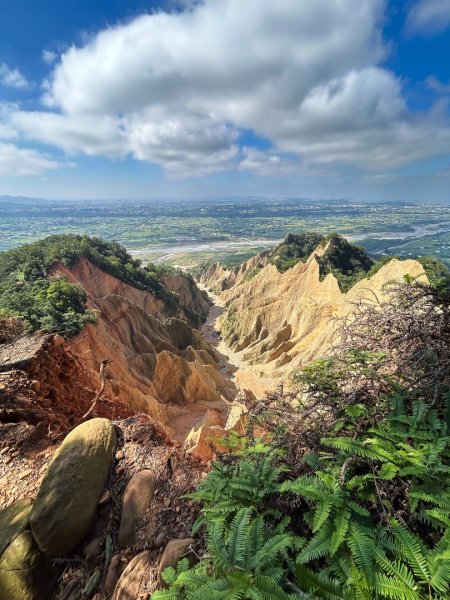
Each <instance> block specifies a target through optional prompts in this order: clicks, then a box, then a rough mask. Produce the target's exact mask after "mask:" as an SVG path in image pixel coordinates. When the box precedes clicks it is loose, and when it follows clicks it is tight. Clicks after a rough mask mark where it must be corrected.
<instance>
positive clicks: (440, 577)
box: [429, 559, 450, 592]
mask: <svg viewBox="0 0 450 600" xmlns="http://www.w3.org/2000/svg"><path fill="white" fill-rule="evenodd" d="M429 566H430V570H431V572H432V577H431V579H430V585H431V587H432V588H433V589H435V590H437V591H438V592H448V591H449V590H450V560H439V559H437V560H435V561H434V563H433V564H431V565H430V564H429Z"/></svg>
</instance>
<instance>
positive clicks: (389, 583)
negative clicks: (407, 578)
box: [374, 574, 420, 600]
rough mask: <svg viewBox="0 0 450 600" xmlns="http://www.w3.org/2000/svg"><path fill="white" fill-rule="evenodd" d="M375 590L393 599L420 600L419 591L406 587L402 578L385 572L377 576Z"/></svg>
mask: <svg viewBox="0 0 450 600" xmlns="http://www.w3.org/2000/svg"><path fill="white" fill-rule="evenodd" d="M374 591H375V592H376V593H377V595H380V596H382V597H384V598H392V600H420V596H419V595H418V594H417V592H415V591H414V590H411V589H408V588H406V587H405V586H404V583H403V581H402V580H401V579H397V578H396V577H388V576H387V575H383V574H378V575H376V576H375V580H374Z"/></svg>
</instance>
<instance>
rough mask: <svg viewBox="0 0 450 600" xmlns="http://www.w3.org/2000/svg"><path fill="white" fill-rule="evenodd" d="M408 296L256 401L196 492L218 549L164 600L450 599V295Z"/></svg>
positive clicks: (414, 291)
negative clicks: (289, 388) (288, 384)
mask: <svg viewBox="0 0 450 600" xmlns="http://www.w3.org/2000/svg"><path fill="white" fill-rule="evenodd" d="M397 292H398V295H397V296H396V298H395V299H393V300H390V301H389V302H386V304H385V305H383V307H382V308H383V311H380V310H378V309H373V308H370V309H367V317H366V318H362V319H361V321H360V324H359V325H358V324H357V323H353V324H352V325H351V326H350V329H351V330H350V331H349V333H348V334H345V333H344V334H343V335H342V342H341V344H342V345H341V347H342V348H343V353H341V354H336V355H334V356H331V357H330V358H329V359H327V360H321V361H319V362H318V363H316V364H313V365H311V366H310V367H309V368H308V369H306V370H305V371H303V372H300V373H297V374H296V381H297V384H298V385H299V386H300V388H299V389H298V390H297V391H295V390H294V391H293V392H289V393H284V392H283V391H282V390H280V391H278V392H276V393H273V394H269V395H267V397H266V398H265V399H262V400H261V401H259V402H258V403H256V404H255V405H254V406H253V407H250V410H249V415H248V424H249V425H248V430H247V432H246V434H245V436H240V435H238V434H235V435H234V436H233V437H232V438H231V440H230V442H229V446H230V452H229V453H228V454H222V455H220V456H219V459H218V460H217V461H216V462H215V463H214V466H213V469H212V471H211V473H210V474H209V475H208V477H207V478H206V479H205V480H204V481H203V482H202V483H201V484H200V486H199V487H198V489H197V490H196V492H195V493H194V494H193V497H194V498H195V499H197V500H198V501H201V502H202V509H201V515H200V518H199V520H198V521H197V523H196V525H195V526H194V534H197V533H198V532H199V531H201V532H204V539H205V542H206V549H205V553H204V555H203V556H202V558H201V560H200V562H199V563H198V564H197V565H195V566H194V567H191V568H189V566H188V563H187V562H186V561H184V562H183V563H181V564H180V565H179V568H178V570H177V571H175V570H173V569H172V570H169V571H167V572H166V580H167V582H168V584H169V588H168V589H167V590H162V591H159V592H156V593H155V594H154V595H153V597H152V598H153V599H154V600H162V599H170V600H181V599H185V598H186V599H188V600H201V599H204V600H215V599H217V600H218V599H222V598H227V599H231V598H236V599H242V600H244V599H252V600H254V599H260V600H265V599H277V598H282V599H286V598H297V599H303V600H306V599H318V598H324V599H333V600H337V599H347V600H353V599H361V600H372V599H373V600H388V599H392V600H426V599H428V600H431V599H435V600H439V599H440V600H444V599H445V598H448V597H450V347H449V337H450V307H449V296H448V294H447V292H446V291H445V290H442V289H438V288H432V287H428V286H424V285H421V284H418V283H414V282H412V283H411V282H410V283H406V284H404V285H403V286H400V288H399V289H397ZM412 324H415V325H416V327H417V331H416V330H415V329H414V325H412ZM352 328H353V329H352ZM372 330H374V331H375V332H376V335H374V336H373V335H372ZM399 340H401V343H400V342H399ZM350 342H351V343H350ZM372 345H373V346H376V347H378V346H379V350H378V351H375V350H374V349H373V348H372ZM397 346H400V348H399V350H398V354H395V351H396V349H397ZM261 431H266V434H265V435H264V439H258V438H257V437H255V435H256V434H255V432H258V433H259V435H261ZM269 585H270V587H269Z"/></svg>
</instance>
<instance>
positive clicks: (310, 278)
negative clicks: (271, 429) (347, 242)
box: [201, 246, 426, 388]
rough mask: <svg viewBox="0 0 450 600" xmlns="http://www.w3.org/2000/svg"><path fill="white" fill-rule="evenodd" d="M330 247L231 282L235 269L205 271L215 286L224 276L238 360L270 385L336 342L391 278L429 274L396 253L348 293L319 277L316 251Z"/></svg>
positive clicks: (382, 294) (227, 320) (227, 330)
mask: <svg viewBox="0 0 450 600" xmlns="http://www.w3.org/2000/svg"><path fill="white" fill-rule="evenodd" d="M325 251H326V246H323V247H318V248H317V250H316V251H315V252H314V253H313V254H312V255H311V256H310V257H309V259H308V260H307V261H306V262H298V263H297V264H296V265H295V266H293V267H292V268H290V269H288V270H287V271H286V272H284V273H281V272H279V271H278V270H277V268H276V267H275V266H274V265H272V264H266V266H264V267H263V268H261V269H260V270H258V271H257V272H256V273H254V276H253V277H251V278H249V279H248V280H245V279H242V278H241V280H240V281H239V282H238V283H234V284H233V285H231V286H230V285H229V284H230V281H231V279H233V278H234V277H235V274H233V273H229V272H228V275H227V272H225V274H224V272H221V271H220V269H218V268H217V267H214V268H212V269H211V270H210V271H207V272H205V273H204V274H203V276H202V279H201V281H202V282H203V284H204V285H206V286H207V287H210V288H212V289H215V288H217V286H218V285H219V283H218V277H219V276H220V277H219V278H222V281H223V282H224V283H223V285H222V287H223V288H224V291H223V292H222V293H221V295H220V300H221V301H222V302H224V303H225V306H226V310H225V312H224V314H223V316H222V317H221V318H220V319H219V322H218V327H219V328H220V331H221V333H222V337H223V338H224V341H225V342H226V344H227V346H228V347H229V348H230V349H231V351H232V352H233V353H234V354H233V356H234V359H235V361H237V362H238V363H240V364H241V365H243V366H242V368H245V369H246V370H247V371H248V372H249V373H253V374H254V376H255V377H259V378H261V379H262V380H264V378H267V381H268V384H267V387H268V388H269V387H273V383H274V381H275V382H276V380H277V379H279V378H283V380H284V381H285V380H286V378H287V376H288V375H289V373H290V372H291V371H293V370H294V369H299V368H302V367H304V366H306V365H307V364H309V363H310V362H312V361H313V360H315V359H316V358H319V357H322V356H324V355H326V353H327V352H328V351H329V350H330V348H331V346H332V344H333V343H336V337H335V333H336V325H337V323H338V322H339V321H340V320H341V319H343V318H345V317H350V318H351V317H352V314H354V313H355V304H358V303H361V302H362V303H364V302H378V301H382V300H383V299H384V298H386V296H387V295H388V293H389V291H388V288H387V287H386V284H387V283H389V282H392V281H403V280H404V277H405V276H406V275H410V276H412V277H418V278H422V279H423V280H426V275H425V274H424V269H423V266H422V265H421V264H420V263H419V262H417V261H415V260H397V259H393V260H391V261H390V262H389V263H387V264H386V265H384V266H383V267H382V268H381V269H380V270H379V271H378V272H377V273H376V274H375V275H373V276H372V277H370V278H365V279H362V280H360V281H359V282H358V283H356V284H355V285H354V286H353V287H352V288H351V289H350V290H349V291H348V292H347V293H343V292H342V291H341V290H340V288H339V284H338V281H337V280H336V278H335V277H334V275H332V274H331V273H330V274H328V275H327V276H326V277H324V278H323V279H321V277H320V268H319V263H318V261H317V260H316V256H321V255H322V254H323V253H324V252H325ZM230 278H231V279H230ZM238 375H239V374H238ZM269 379H270V384H269Z"/></svg>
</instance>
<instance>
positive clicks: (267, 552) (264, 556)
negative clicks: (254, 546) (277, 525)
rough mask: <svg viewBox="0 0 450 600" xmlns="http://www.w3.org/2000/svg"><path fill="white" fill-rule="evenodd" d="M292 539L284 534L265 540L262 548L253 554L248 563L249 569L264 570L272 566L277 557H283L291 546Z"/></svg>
mask: <svg viewBox="0 0 450 600" xmlns="http://www.w3.org/2000/svg"><path fill="white" fill-rule="evenodd" d="M291 544H292V538H291V537H290V536H289V535H287V534H286V533H282V534H280V535H275V536H274V537H272V538H270V539H269V540H267V542H266V543H265V544H264V546H263V547H262V548H261V549H260V550H259V551H258V552H257V553H256V554H255V556H254V557H253V560H252V561H251V562H250V567H251V568H257V569H264V568H265V567H268V566H272V565H273V563H274V561H275V559H276V558H277V556H285V555H286V550H287V549H288V548H289V547H290V546H291Z"/></svg>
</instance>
